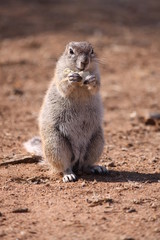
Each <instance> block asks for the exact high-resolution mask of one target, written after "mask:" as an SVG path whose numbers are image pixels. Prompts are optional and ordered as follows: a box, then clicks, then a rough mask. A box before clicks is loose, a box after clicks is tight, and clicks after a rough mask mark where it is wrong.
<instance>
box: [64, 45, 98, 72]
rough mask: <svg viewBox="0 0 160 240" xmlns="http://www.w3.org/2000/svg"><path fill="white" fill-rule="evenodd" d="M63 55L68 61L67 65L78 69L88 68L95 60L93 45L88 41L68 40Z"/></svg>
mask: <svg viewBox="0 0 160 240" xmlns="http://www.w3.org/2000/svg"><path fill="white" fill-rule="evenodd" d="M64 55H65V57H66V58H67V62H68V63H69V66H68V67H71V68H72V69H73V70H78V71H84V70H88V69H89V68H90V67H91V65H92V63H94V62H95V60H96V55H95V53H94V51H93V47H92V45H91V44H90V43H88V42H70V43H69V44H68V45H67V46H66V49H65V52H64Z"/></svg>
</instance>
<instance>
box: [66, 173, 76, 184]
mask: <svg viewBox="0 0 160 240" xmlns="http://www.w3.org/2000/svg"><path fill="white" fill-rule="evenodd" d="M75 181H77V177H76V175H75V174H74V173H71V174H66V175H64V177H63V182H65V183H66V182H75Z"/></svg>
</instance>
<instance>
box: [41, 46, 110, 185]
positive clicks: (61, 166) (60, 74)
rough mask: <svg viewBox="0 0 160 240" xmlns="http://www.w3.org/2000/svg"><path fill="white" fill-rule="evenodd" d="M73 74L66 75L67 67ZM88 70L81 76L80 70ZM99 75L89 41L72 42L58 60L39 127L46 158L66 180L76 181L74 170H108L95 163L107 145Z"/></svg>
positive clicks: (45, 99) (42, 109)
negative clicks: (86, 73)
mask: <svg viewBox="0 0 160 240" xmlns="http://www.w3.org/2000/svg"><path fill="white" fill-rule="evenodd" d="M66 68H69V69H71V70H72V71H73V72H75V73H72V74H68V76H67V77H64V70H65V69H66ZM82 70H83V71H84V70H85V71H88V72H89V76H87V77H86V78H85V79H82V78H81V77H80V76H79V74H78V73H77V72H79V71H82ZM99 87H100V74H99V69H98V63H97V61H96V56H95V53H94V52H93V50H92V46H91V45H90V44H89V43H88V42H71V43H69V44H68V45H67V46H66V49H65V51H64V53H63V55H62V56H61V57H60V58H59V61H58V62H57V66H56V70H55V76H54V78H53V80H52V82H51V84H50V87H49V89H48V91H47V94H46V96H45V98H44V101H43V105H42V108H41V111H40V115H39V129H40V135H41V139H42V147H43V153H44V158H45V159H46V160H47V161H48V162H49V164H50V165H51V166H52V168H53V169H54V170H55V171H59V172H62V173H63V175H64V177H63V181H64V182H67V181H74V180H76V175H75V173H74V172H73V170H74V169H76V168H77V169H78V170H80V171H85V172H96V171H97V172H99V173H102V172H103V173H104V172H106V169H105V167H100V166H94V165H93V164H94V163H95V162H96V161H98V159H99V157H100V155H101V153H102V151H103V146H104V136H103V128H102V117H103V107H102V102H101V97H100V94H99Z"/></svg>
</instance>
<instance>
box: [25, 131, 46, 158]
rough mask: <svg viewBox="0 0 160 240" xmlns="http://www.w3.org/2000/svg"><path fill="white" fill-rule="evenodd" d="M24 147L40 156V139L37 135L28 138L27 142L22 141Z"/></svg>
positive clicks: (41, 154)
mask: <svg viewBox="0 0 160 240" xmlns="http://www.w3.org/2000/svg"><path fill="white" fill-rule="evenodd" d="M23 146H24V148H25V149H26V150H27V152H29V153H31V154H33V155H35V156H39V157H42V156H43V153H42V141H41V139H40V137H39V136H36V137H33V138H31V139H29V140H28V141H27V142H25V143H23Z"/></svg>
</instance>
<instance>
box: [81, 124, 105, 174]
mask: <svg viewBox="0 0 160 240" xmlns="http://www.w3.org/2000/svg"><path fill="white" fill-rule="evenodd" d="M103 147H104V135H103V130H102V128H101V127H100V128H99V129H98V131H97V132H96V133H95V134H94V135H93V137H92V138H91V140H90V143H89V145H88V147H87V150H86V155H85V158H84V165H83V171H84V172H85V173H87V174H91V173H98V174H106V173H107V169H106V167H104V166H99V165H94V163H95V162H97V161H98V159H99V157H100V156H101V154H102V151H103Z"/></svg>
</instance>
